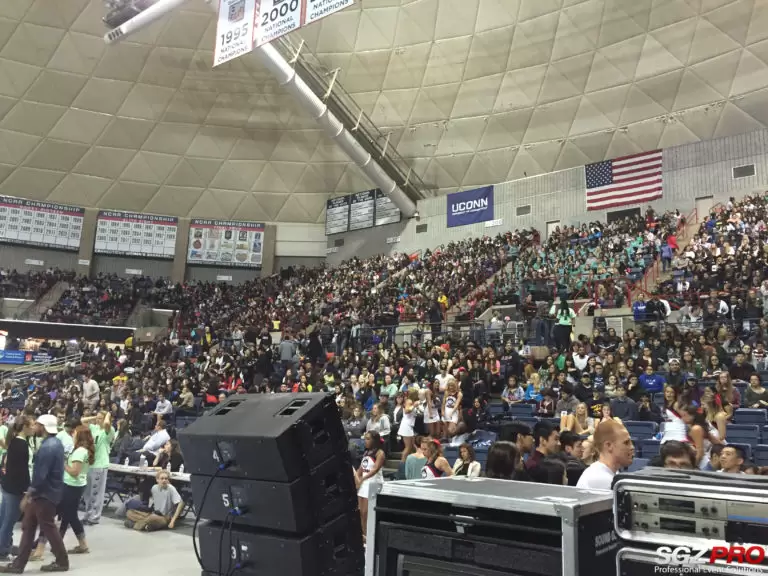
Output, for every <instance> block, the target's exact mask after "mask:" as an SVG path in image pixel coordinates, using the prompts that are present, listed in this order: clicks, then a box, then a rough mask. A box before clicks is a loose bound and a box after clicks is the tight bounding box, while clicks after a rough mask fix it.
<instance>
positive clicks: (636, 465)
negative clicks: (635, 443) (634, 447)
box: [627, 458, 650, 472]
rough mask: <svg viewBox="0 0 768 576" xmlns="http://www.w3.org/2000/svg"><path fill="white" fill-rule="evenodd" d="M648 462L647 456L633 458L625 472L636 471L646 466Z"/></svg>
mask: <svg viewBox="0 0 768 576" xmlns="http://www.w3.org/2000/svg"><path fill="white" fill-rule="evenodd" d="M648 462H650V459H649V458H635V459H634V460H633V461H632V464H631V465H630V467H629V468H627V472H637V471H638V470H642V469H643V468H645V467H646V466H648Z"/></svg>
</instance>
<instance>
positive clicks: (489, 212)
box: [447, 186, 493, 228]
mask: <svg viewBox="0 0 768 576" xmlns="http://www.w3.org/2000/svg"><path fill="white" fill-rule="evenodd" d="M447 199H448V210H447V212H448V228H453V227H454V226H467V225H468V224H477V223H478V222H487V221H488V220H493V186H485V187H483V188H475V189H474V190H466V191H464V192H456V193H455V194H448V196H447Z"/></svg>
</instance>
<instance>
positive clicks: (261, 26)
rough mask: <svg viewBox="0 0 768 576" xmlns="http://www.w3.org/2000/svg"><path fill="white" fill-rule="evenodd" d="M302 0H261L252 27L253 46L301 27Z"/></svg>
mask: <svg viewBox="0 0 768 576" xmlns="http://www.w3.org/2000/svg"><path fill="white" fill-rule="evenodd" d="M303 2H304V0H261V2H260V6H259V13H258V14H257V15H256V25H255V27H254V31H253V33H254V40H253V44H254V46H261V45H262V44H266V43H267V42H271V41H272V40H274V39H275V38H279V37H280V36H283V35H285V34H288V33H289V32H293V31H294V30H297V29H298V28H301V21H302V17H301V16H302V12H303V11H304V6H303Z"/></svg>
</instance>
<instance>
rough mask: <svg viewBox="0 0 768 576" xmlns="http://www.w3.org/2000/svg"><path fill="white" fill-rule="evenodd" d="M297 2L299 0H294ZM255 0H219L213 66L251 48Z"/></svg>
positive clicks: (241, 54)
mask: <svg viewBox="0 0 768 576" xmlns="http://www.w3.org/2000/svg"><path fill="white" fill-rule="evenodd" d="M294 1H295V2H299V3H300V0H294ZM255 16H256V0H219V20H218V23H217V24H216V48H215V49H214V52H213V65H214V67H216V66H218V65H220V64H224V63H225V62H229V61H230V60H234V59H235V58H238V57H240V56H243V55H244V54H248V53H249V52H250V51H251V50H253V22H254V18H255Z"/></svg>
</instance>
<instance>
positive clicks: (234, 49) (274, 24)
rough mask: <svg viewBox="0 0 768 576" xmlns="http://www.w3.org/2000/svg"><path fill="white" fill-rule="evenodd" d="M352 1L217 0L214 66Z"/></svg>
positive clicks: (326, 14) (342, 7)
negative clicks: (217, 12) (217, 16)
mask: <svg viewBox="0 0 768 576" xmlns="http://www.w3.org/2000/svg"><path fill="white" fill-rule="evenodd" d="M352 4H354V0H261V1H259V0H219V19H218V23H217V26H216V47H215V48H214V55H213V65H214V66H218V65H219V64H223V63H224V62H229V61H230V60H234V59H235V58H238V57H240V56H243V55H244V54H248V53H249V52H251V51H252V50H253V49H254V48H258V47H259V46H262V45H264V44H267V43H269V42H272V40H275V39H277V38H279V37H280V36H284V35H285V34H288V33H289V32H293V31H294V30H298V29H299V28H301V27H302V26H306V25H307V24H311V23H312V22H314V21H316V20H320V19H321V18H325V17H326V16H330V15H331V14H333V13H335V12H338V11H339V10H343V9H344V8H346V7H347V6H351V5H352Z"/></svg>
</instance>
